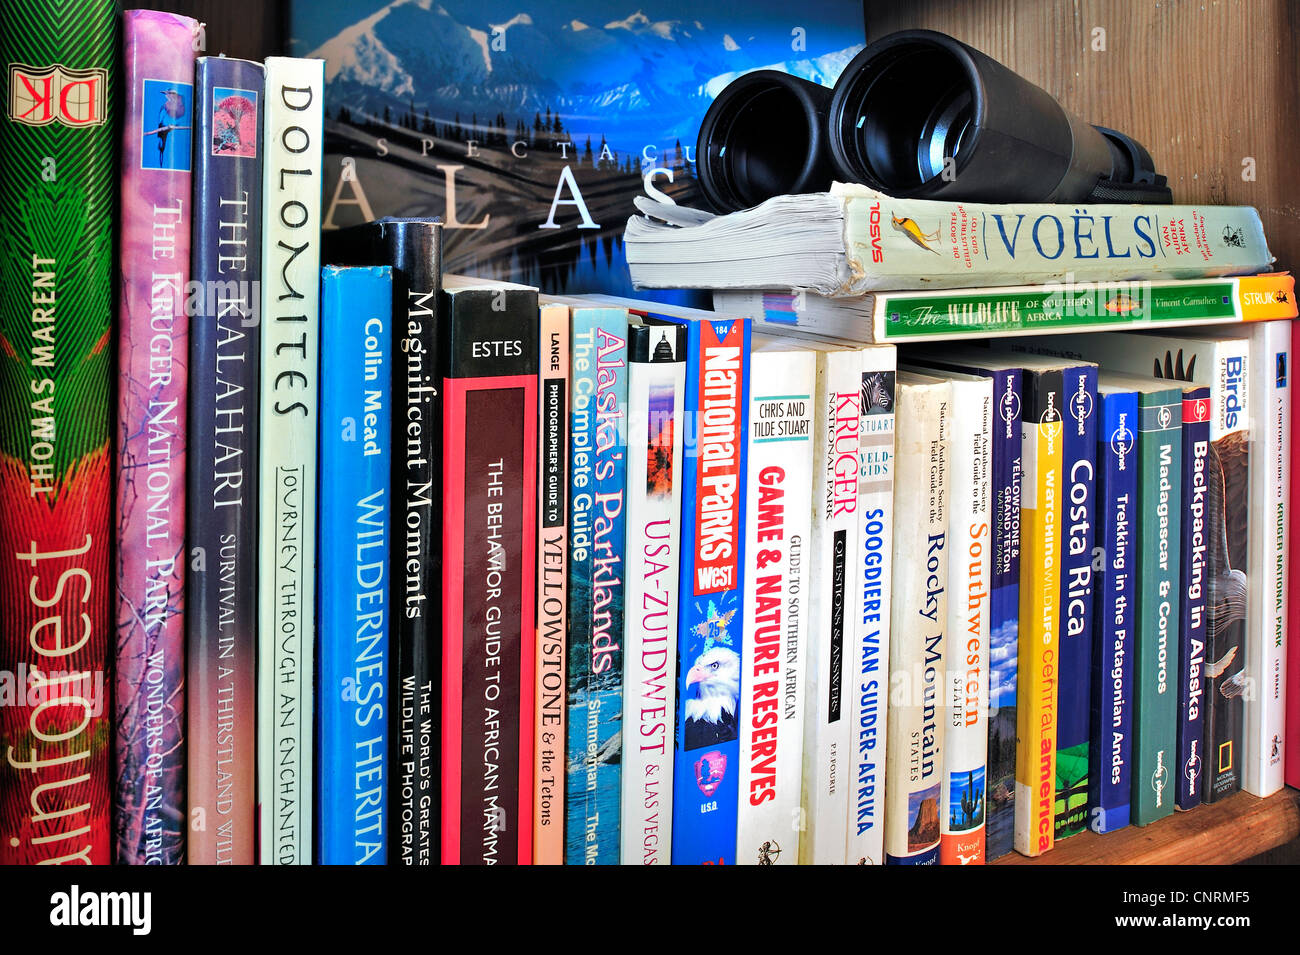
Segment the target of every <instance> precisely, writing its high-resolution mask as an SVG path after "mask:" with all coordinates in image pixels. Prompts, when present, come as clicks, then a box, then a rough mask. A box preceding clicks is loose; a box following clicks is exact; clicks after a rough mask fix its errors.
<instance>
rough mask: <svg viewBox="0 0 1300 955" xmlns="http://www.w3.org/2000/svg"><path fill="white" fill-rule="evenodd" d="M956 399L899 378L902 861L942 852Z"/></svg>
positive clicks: (898, 791)
mask: <svg viewBox="0 0 1300 955" xmlns="http://www.w3.org/2000/svg"><path fill="white" fill-rule="evenodd" d="M951 396H952V389H951V388H950V387H949V385H948V383H947V382H933V381H931V382H926V383H915V382H909V381H906V380H904V377H903V376H901V375H900V376H899V381H898V410H897V412H896V421H897V423H898V442H897V452H896V457H895V459H894V462H895V463H894V528H895V534H894V566H893V590H894V593H893V606H892V608H891V612H890V618H891V627H890V643H889V682H890V691H889V712H888V727H889V728H888V743H887V748H886V757H885V764H886V770H885V859H886V861H887V862H890V863H898V864H903V865H914V864H934V863H936V862H938V859H939V802H940V798H941V797H940V792H941V789H942V786H941V781H942V778H943V732H944V721H943V713H942V709H943V694H944V689H943V667H944V630H945V628H946V625H947V616H948V599H947V585H948V549H947V537H948V501H947V482H948V471H949V467H950V464H949V460H948V457H949V453H950V452H949V427H950V420H949V415H950V407H951Z"/></svg>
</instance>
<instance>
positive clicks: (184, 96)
mask: <svg viewBox="0 0 1300 955" xmlns="http://www.w3.org/2000/svg"><path fill="white" fill-rule="evenodd" d="M143 101H144V109H143V113H144V124H143V127H144V128H143V129H142V130H141V133H140V136H141V141H140V168H141V169H173V170H178V171H183V172H188V171H189V168H190V136H191V133H192V131H193V128H194V110H193V104H194V88H193V87H192V86H191V85H190V84H189V83H176V82H173V81H170V80H145V81H144V97H143Z"/></svg>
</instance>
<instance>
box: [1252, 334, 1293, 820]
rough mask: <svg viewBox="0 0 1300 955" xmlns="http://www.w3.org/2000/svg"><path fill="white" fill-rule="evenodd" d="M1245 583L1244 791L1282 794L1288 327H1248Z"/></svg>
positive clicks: (1288, 462) (1288, 460)
mask: <svg viewBox="0 0 1300 955" xmlns="http://www.w3.org/2000/svg"><path fill="white" fill-rule="evenodd" d="M1247 337H1248V338H1249V340H1250V379H1251V381H1252V382H1253V384H1254V387H1253V390H1252V393H1251V396H1250V405H1249V412H1250V425H1249V428H1250V436H1251V442H1250V465H1249V467H1250V474H1251V488H1250V490H1251V507H1250V530H1249V531H1248V537H1249V540H1250V549H1251V552H1250V567H1251V568H1252V570H1258V573H1252V574H1251V579H1250V607H1249V609H1248V610H1247V612H1246V616H1247V619H1248V620H1250V621H1251V623H1250V624H1249V627H1250V629H1249V631H1248V635H1247V637H1246V678H1247V683H1246V687H1247V692H1246V693H1245V704H1246V705H1245V722H1246V726H1245V734H1244V739H1243V741H1242V749H1243V750H1244V753H1243V757H1244V765H1243V769H1242V776H1241V788H1242V789H1244V790H1246V792H1248V793H1251V794H1253V795H1256V796H1271V795H1272V794H1273V793H1275V792H1277V791H1278V790H1280V789H1281V788H1282V757H1283V753H1284V752H1285V745H1286V739H1285V727H1286V689H1287V687H1286V641H1287V579H1288V572H1289V571H1288V567H1289V560H1288V557H1287V550H1286V541H1287V533H1288V528H1289V527H1290V510H1291V505H1290V498H1291V493H1290V488H1291V421H1290V414H1289V410H1290V405H1291V389H1290V384H1291V382H1290V371H1291V368H1290V365H1291V323H1290V322H1258V323H1256V324H1254V325H1252V326H1251V327H1250V332H1249V334H1248V336H1247Z"/></svg>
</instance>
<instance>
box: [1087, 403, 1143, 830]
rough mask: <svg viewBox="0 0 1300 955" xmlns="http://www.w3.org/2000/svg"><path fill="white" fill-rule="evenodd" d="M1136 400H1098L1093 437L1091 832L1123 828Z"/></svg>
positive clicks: (1129, 746) (1133, 593)
mask: <svg viewBox="0 0 1300 955" xmlns="http://www.w3.org/2000/svg"><path fill="white" fill-rule="evenodd" d="M1137 422H1138V399H1137V393H1136V392H1115V393H1111V394H1106V395H1102V396H1101V427H1100V429H1099V431H1098V435H1097V531H1096V541H1097V547H1096V550H1097V575H1096V578H1095V580H1094V581H1093V587H1094V593H1095V595H1096V612H1095V614H1094V616H1093V631H1094V639H1093V680H1092V720H1091V725H1092V742H1093V745H1092V748H1091V749H1090V750H1089V753H1088V760H1089V765H1088V804H1089V805H1090V806H1091V812H1092V819H1091V821H1090V823H1089V826H1090V828H1091V829H1092V830H1093V831H1094V832H1114V831H1115V830H1117V829H1122V828H1124V827H1125V826H1127V825H1128V824H1129V803H1130V791H1131V788H1132V785H1131V779H1130V776H1131V771H1130V763H1131V762H1132V758H1131V757H1132V750H1133V740H1132V735H1133V734H1132V726H1133V656H1134V653H1133V650H1134V645H1135V631H1134V626H1133V624H1134V619H1135V611H1136V607H1137V578H1138V576H1139V571H1138V565H1137V522H1138V511H1137V503H1138V466H1137Z"/></svg>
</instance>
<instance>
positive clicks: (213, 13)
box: [146, 0, 1300, 865]
mask: <svg viewBox="0 0 1300 955" xmlns="http://www.w3.org/2000/svg"><path fill="white" fill-rule="evenodd" d="M146 5H148V6H151V7H155V8H157V9H166V10H174V11H176V12H180V13H185V14H187V15H191V16H194V17H197V18H199V19H202V20H204V21H206V23H207V24H208V49H209V51H210V52H217V51H225V52H227V53H228V54H230V55H232V56H242V57H249V58H253V59H261V58H263V57H264V56H266V55H270V54H274V53H281V52H285V50H284V46H285V45H286V39H287V30H286V23H287V14H286V10H287V3H283V2H277V3H265V4H264V3H260V2H257V0H233V2H230V0H226V2H222V3H218V2H215V0H155V2H153V3H149V4H146ZM864 7H865V11H866V24H867V40H868V41H870V40H873V39H875V38H877V37H879V36H882V35H885V34H887V33H890V32H893V31H895V30H899V29H906V28H914V27H925V28H930V29H937V30H943V31H945V32H948V33H951V34H952V35H954V36H956V37H957V38H959V39H961V40H964V41H966V42H968V43H971V44H972V45H974V46H976V47H977V48H979V49H981V50H983V51H985V52H986V53H988V54H989V55H990V56H992V57H994V58H996V59H998V60H1000V61H1001V62H1003V63H1005V64H1006V65H1007V66H1009V67H1010V68H1012V69H1013V70H1016V71H1017V72H1019V73H1020V74H1021V75H1023V76H1025V77H1026V78H1027V79H1029V80H1031V81H1032V82H1035V83H1037V84H1038V85H1040V86H1042V87H1043V88H1044V89H1046V90H1047V91H1048V92H1050V93H1051V94H1053V95H1054V96H1056V97H1058V98H1059V99H1060V101H1061V102H1062V104H1063V105H1065V106H1066V107H1067V108H1069V109H1071V110H1073V111H1075V112H1076V113H1078V114H1079V115H1081V116H1083V117H1086V118H1088V119H1089V120H1090V121H1093V122H1097V123H1100V124H1104V125H1109V126H1113V127H1115V128H1119V129H1123V130H1127V131H1131V132H1133V133H1134V134H1135V135H1137V136H1138V138H1139V139H1140V140H1142V141H1143V142H1144V144H1146V145H1147V146H1148V147H1149V148H1150V149H1151V151H1152V153H1153V155H1154V156H1155V157H1156V160H1157V164H1158V168H1159V169H1160V171H1162V172H1164V173H1166V174H1167V175H1168V176H1169V181H1170V185H1171V187H1172V188H1173V190H1174V193H1175V196H1176V198H1177V199H1178V200H1179V201H1186V202H1206V201H1210V202H1217V203H1242V204H1249V205H1254V206H1256V207H1257V208H1258V209H1259V210H1260V213H1261V216H1262V217H1263V221H1264V227H1265V233H1266V234H1267V235H1268V236H1269V238H1270V244H1271V247H1272V250H1273V252H1274V254H1275V255H1276V256H1277V259H1278V262H1277V265H1278V267H1279V268H1296V267H1300V205H1298V204H1297V203H1296V202H1295V201H1294V180H1293V177H1292V174H1293V173H1294V172H1295V171H1296V169H1297V167H1296V164H1295V161H1294V158H1293V157H1294V156H1295V155H1296V154H1297V153H1300V129H1298V128H1297V127H1295V125H1294V124H1292V123H1290V122H1289V121H1288V120H1289V117H1291V116H1292V115H1294V114H1295V113H1296V112H1297V111H1300V59H1296V58H1294V57H1293V56H1292V54H1291V50H1290V42H1291V38H1292V37H1293V36H1295V35H1296V31H1297V26H1298V24H1300V7H1296V6H1294V5H1293V3H1292V0H1222V2H1219V3H1215V4H1206V5H1199V4H1192V5H1183V4H1178V3H1169V2H1165V3H1161V2H1158V0H1139V2H1134V0H1076V2H1074V3H1066V2H1064V0H1060V2H1038V3H1029V2H1024V0H979V2H974V3H967V4H952V3H949V2H947V0H864ZM796 19H797V16H796ZM1098 28H1100V29H1102V30H1104V31H1105V33H1104V44H1105V47H1104V49H1095V48H1093V49H1090V46H1091V42H1092V40H1095V37H1096V34H1095V31H1096V30H1097V29H1098ZM1243 49H1246V50H1252V51H1254V54H1253V55H1252V56H1251V57H1250V58H1249V59H1243V58H1242V56H1241V54H1240V52H1239V51H1241V50H1243ZM1172 50H1180V51H1187V55H1185V56H1180V57H1175V56H1172V55H1170V51H1172ZM1247 158H1250V159H1252V160H1253V161H1254V165H1253V174H1254V178H1252V179H1246V178H1243V163H1244V161H1245V159H1247ZM1280 847H1285V848H1280ZM1270 851H1273V854H1274V856H1283V857H1285V856H1287V855H1289V856H1290V857H1291V859H1292V860H1296V861H1300V793H1298V792H1297V791H1296V790H1293V789H1289V788H1288V789H1284V790H1283V791H1282V792H1280V793H1277V794H1275V795H1273V796H1271V797H1268V798H1265V799H1260V798H1257V797H1254V796H1251V795H1249V794H1246V793H1240V794H1237V795H1235V796H1232V797H1230V798H1228V799H1226V800H1223V801H1222V802H1219V803H1216V804H1214V805H1208V806H1201V807H1198V808H1197V809H1196V810H1194V811H1192V812H1190V813H1179V814H1175V815H1174V816H1172V817H1169V818H1166V819H1163V820H1161V821H1160V822H1158V823H1156V824H1154V825H1152V826H1149V827H1145V828H1141V829H1139V828H1136V827H1130V828H1128V829H1125V830H1123V831H1121V832H1118V833H1113V834H1109V835H1107V836H1098V835H1096V834H1094V833H1091V832H1086V833H1083V834H1081V835H1078V836H1076V837H1074V838H1071V839H1069V840H1067V841H1065V842H1063V843H1061V844H1060V845H1059V846H1058V847H1057V848H1055V849H1053V850H1052V851H1051V852H1050V853H1048V854H1046V855H1044V856H1042V857H1040V858H1037V859H1028V858H1025V857H1022V856H1019V855H1017V854H1012V855H1010V856H1007V857H1004V858H1003V859H1001V860H999V862H998V863H996V864H999V865H1043V864H1049V865H1050V864H1058V865H1087V864H1094V865H1095V864H1106V865H1144V864H1165V865H1168V864H1179V865H1193V864H1235V863H1239V862H1243V861H1246V860H1249V859H1252V858H1254V857H1257V856H1259V855H1261V854H1263V853H1266V852H1270Z"/></svg>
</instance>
